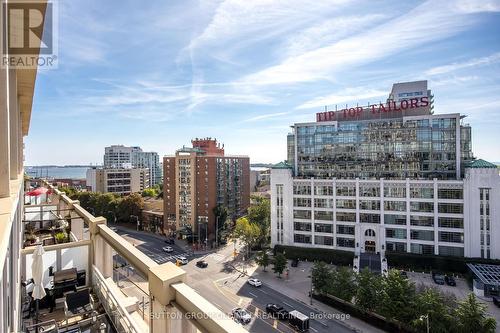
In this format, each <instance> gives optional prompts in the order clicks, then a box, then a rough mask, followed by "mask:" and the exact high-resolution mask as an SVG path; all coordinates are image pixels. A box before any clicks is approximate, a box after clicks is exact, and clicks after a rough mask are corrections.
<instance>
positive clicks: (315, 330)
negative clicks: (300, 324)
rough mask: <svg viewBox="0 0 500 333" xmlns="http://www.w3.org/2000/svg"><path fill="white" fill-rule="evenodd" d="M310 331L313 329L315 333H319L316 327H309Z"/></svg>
mask: <svg viewBox="0 0 500 333" xmlns="http://www.w3.org/2000/svg"><path fill="white" fill-rule="evenodd" d="M309 328H310V329H312V330H313V331H314V332H317V331H318V330H317V329H315V328H314V327H309Z"/></svg>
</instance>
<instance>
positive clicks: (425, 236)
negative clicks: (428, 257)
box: [385, 228, 464, 244]
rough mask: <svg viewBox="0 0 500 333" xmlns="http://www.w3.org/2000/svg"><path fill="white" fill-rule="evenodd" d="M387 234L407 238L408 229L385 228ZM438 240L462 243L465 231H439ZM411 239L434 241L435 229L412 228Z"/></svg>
mask: <svg viewBox="0 0 500 333" xmlns="http://www.w3.org/2000/svg"><path fill="white" fill-rule="evenodd" d="M385 236H386V237H387V238H397V239H406V238H407V230H406V229H389V228H388V229H385ZM438 237H439V238H438V240H439V241H440V242H447V243H462V244H463V242H464V234H463V232H450V231H439V232H438ZM410 239H415V240H423V241H434V231H433V230H410Z"/></svg>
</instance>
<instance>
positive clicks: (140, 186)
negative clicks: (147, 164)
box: [86, 168, 149, 195]
mask: <svg viewBox="0 0 500 333" xmlns="http://www.w3.org/2000/svg"><path fill="white" fill-rule="evenodd" d="M86 182H87V189H88V190H89V191H92V192H100V193H107V192H109V193H116V194H120V195H128V194H130V193H136V192H142V191H143V190H144V189H146V188H148V187H149V170H148V169H145V168H144V169H125V168H111V169H105V168H90V169H88V170H87V179H86Z"/></svg>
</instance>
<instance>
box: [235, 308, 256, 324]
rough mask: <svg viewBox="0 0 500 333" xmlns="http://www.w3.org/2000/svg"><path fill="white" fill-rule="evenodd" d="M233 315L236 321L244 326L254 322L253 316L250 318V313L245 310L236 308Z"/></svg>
mask: <svg viewBox="0 0 500 333" xmlns="http://www.w3.org/2000/svg"><path fill="white" fill-rule="evenodd" d="M231 314H232V315H233V318H234V320H236V321H237V322H238V323H241V324H243V325H245V324H248V323H249V322H250V321H252V316H250V313H248V312H247V311H246V310H245V309H242V308H234V309H233V310H232V311H231Z"/></svg>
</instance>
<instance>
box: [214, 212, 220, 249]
mask: <svg viewBox="0 0 500 333" xmlns="http://www.w3.org/2000/svg"><path fill="white" fill-rule="evenodd" d="M218 247H219V215H217V216H216V217H215V248H218Z"/></svg>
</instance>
